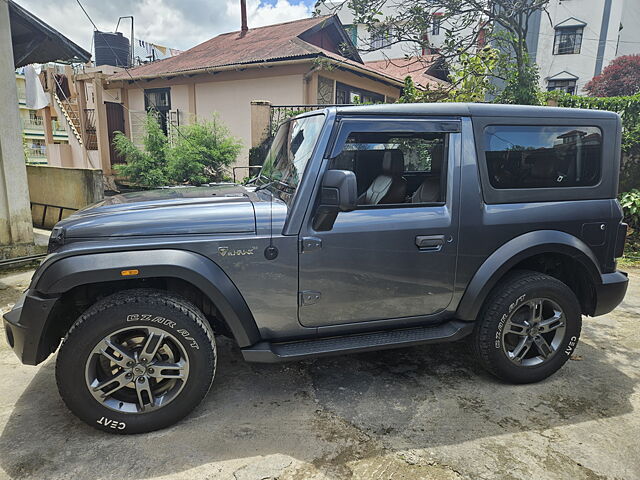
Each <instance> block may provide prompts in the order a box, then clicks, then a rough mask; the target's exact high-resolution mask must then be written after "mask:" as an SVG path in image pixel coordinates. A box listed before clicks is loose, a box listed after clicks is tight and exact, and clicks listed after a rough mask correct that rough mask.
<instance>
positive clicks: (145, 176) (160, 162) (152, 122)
mask: <svg viewBox="0 0 640 480" xmlns="http://www.w3.org/2000/svg"><path fill="white" fill-rule="evenodd" d="M144 132H145V134H144V138H143V143H144V149H141V148H138V146H136V145H135V144H134V143H133V142H132V141H131V140H130V139H129V138H128V137H127V136H126V135H125V134H124V133H122V132H115V135H114V138H113V146H114V147H115V149H116V152H118V154H119V155H121V156H122V157H123V158H124V159H125V162H126V163H124V164H121V165H116V166H115V170H116V172H117V173H118V174H119V175H122V176H124V177H127V178H128V179H129V180H131V181H132V182H133V183H136V184H138V185H140V186H143V187H158V186H160V185H165V184H166V183H167V172H166V163H167V162H166V152H167V136H166V135H165V134H164V132H163V131H162V129H161V128H160V124H159V123H158V119H157V118H156V117H155V115H153V114H151V113H149V114H148V115H147V118H146V119H145V123H144Z"/></svg>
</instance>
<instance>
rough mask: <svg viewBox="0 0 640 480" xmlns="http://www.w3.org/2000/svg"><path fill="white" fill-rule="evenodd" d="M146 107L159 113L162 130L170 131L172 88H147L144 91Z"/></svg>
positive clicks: (147, 109) (148, 110) (149, 110)
mask: <svg viewBox="0 0 640 480" xmlns="http://www.w3.org/2000/svg"><path fill="white" fill-rule="evenodd" d="M144 109H145V110H146V111H147V112H153V113H155V114H157V116H158V121H159V122H160V127H161V128H162V131H163V132H164V133H165V134H167V133H168V124H169V118H168V116H169V110H171V88H147V89H145V91H144Z"/></svg>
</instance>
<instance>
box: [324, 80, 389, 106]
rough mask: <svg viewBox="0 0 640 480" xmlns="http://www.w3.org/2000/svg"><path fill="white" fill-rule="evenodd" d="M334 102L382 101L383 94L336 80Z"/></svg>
mask: <svg viewBox="0 0 640 480" xmlns="http://www.w3.org/2000/svg"><path fill="white" fill-rule="evenodd" d="M336 103H337V104H339V105H346V104H358V103H384V95H381V94H379V93H375V92H370V91H369V90H363V89H362V88H358V87H352V86H351V85H346V84H344V83H339V82H338V83H336Z"/></svg>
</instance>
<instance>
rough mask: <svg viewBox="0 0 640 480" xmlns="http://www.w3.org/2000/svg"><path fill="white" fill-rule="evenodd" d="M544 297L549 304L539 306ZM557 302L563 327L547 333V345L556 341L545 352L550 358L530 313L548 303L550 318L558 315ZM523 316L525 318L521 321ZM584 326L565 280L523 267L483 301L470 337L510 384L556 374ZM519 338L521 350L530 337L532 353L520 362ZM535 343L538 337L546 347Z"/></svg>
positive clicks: (478, 352) (480, 354)
mask: <svg viewBox="0 0 640 480" xmlns="http://www.w3.org/2000/svg"><path fill="white" fill-rule="evenodd" d="M540 299H543V300H542V301H541V302H540V303H539V304H540V305H547V306H545V307H542V306H540V307H539V308H538V310H536V307H535V305H536V304H538V302H539V300H540ZM544 299H546V300H544ZM545 302H546V303H545ZM529 304H530V305H529ZM554 306H557V307H559V308H560V309H561V312H562V314H563V316H564V326H560V327H556V329H557V330H554V331H551V330H550V331H549V332H546V333H545V334H544V337H545V338H546V340H545V342H546V345H547V346H549V345H555V347H554V348H553V351H552V353H549V351H547V352H546V354H547V355H548V357H545V352H543V351H544V350H546V347H544V343H543V342H542V341H541V340H540V337H541V336H543V335H542V334H540V333H538V330H537V329H536V330H535V331H533V330H532V329H531V327H530V326H529V325H530V323H531V324H534V323H535V321H533V322H532V321H531V317H528V316H529V315H531V314H532V313H533V312H534V311H540V312H542V310H543V308H546V309H547V311H551V312H552V315H551V317H550V318H555V316H557V310H555V307H554ZM525 309H529V310H525ZM523 311H524V313H523ZM553 312H555V313H553ZM517 316H518V319H516V317H517ZM540 316H541V317H542V313H540ZM522 318H525V319H526V320H527V321H526V322H523V321H522V320H521V319H522ZM529 322H530V323H529ZM520 324H522V326H520ZM558 324H559V323H558ZM549 328H550V327H549ZM581 328H582V316H581V308H580V303H579V302H578V299H577V298H576V296H575V294H574V293H573V291H572V290H571V289H570V288H569V287H568V286H567V285H565V284H564V283H562V282H561V281H559V280H557V279H555V278H553V277H550V276H549V275H545V274H542V273H538V272H533V271H525V270H521V271H515V272H513V273H510V274H508V275H507V276H506V277H505V278H504V279H503V280H502V281H500V282H499V283H498V285H497V286H496V287H495V288H494V289H493V290H492V292H491V294H490V295H489V297H488V298H487V300H486V302H485V304H484V305H483V308H482V310H481V313H480V316H479V317H478V321H477V323H476V327H475V331H474V336H473V338H472V339H471V340H472V343H473V347H474V351H475V353H476V356H477V358H478V359H479V361H480V362H481V364H482V365H483V366H484V367H485V368H486V369H487V370H488V371H489V372H491V373H492V374H493V375H495V376H497V377H498V378H500V379H502V380H505V381H508V382H512V383H533V382H538V381H540V380H543V379H545V378H547V377H549V376H550V375H552V374H553V373H555V372H556V371H557V370H558V369H560V367H562V365H564V363H565V362H566V361H567V360H568V359H569V358H570V357H571V354H572V353H573V351H574V349H575V347H576V345H577V344H578V340H579V338H580V330H581ZM520 329H522V332H518V333H517V334H512V333H508V332H511V331H513V330H520ZM561 329H562V330H561ZM559 333H562V334H563V337H562V338H558V337H555V335H558V334H559ZM552 335H553V336H552ZM534 339H535V340H534ZM520 341H522V342H524V343H523V344H522V348H521V349H520V350H518V352H520V353H521V352H522V351H524V349H525V348H526V343H527V342H530V347H529V349H528V352H527V353H526V355H528V356H529V358H526V356H525V357H523V358H522V359H520V361H519V362H520V363H519V364H518V358H517V357H518V355H513V354H514V353H516V350H517V349H518V346H520V345H521V344H520V343H519V342H520ZM552 341H553V342H555V343H553V342H552ZM536 342H540V344H541V346H542V347H544V348H541V349H538V346H537V343H536ZM511 348H513V350H512V351H510V349H511ZM536 354H537V356H536ZM514 357H515V358H514ZM535 362H541V363H539V364H536V363H535ZM527 363H528V364H527Z"/></svg>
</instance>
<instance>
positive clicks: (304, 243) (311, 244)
mask: <svg viewBox="0 0 640 480" xmlns="http://www.w3.org/2000/svg"><path fill="white" fill-rule="evenodd" d="M320 248H322V240H321V239H319V238H317V237H302V238H301V239H300V253H309V252H312V251H313V250H318V249H320Z"/></svg>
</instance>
